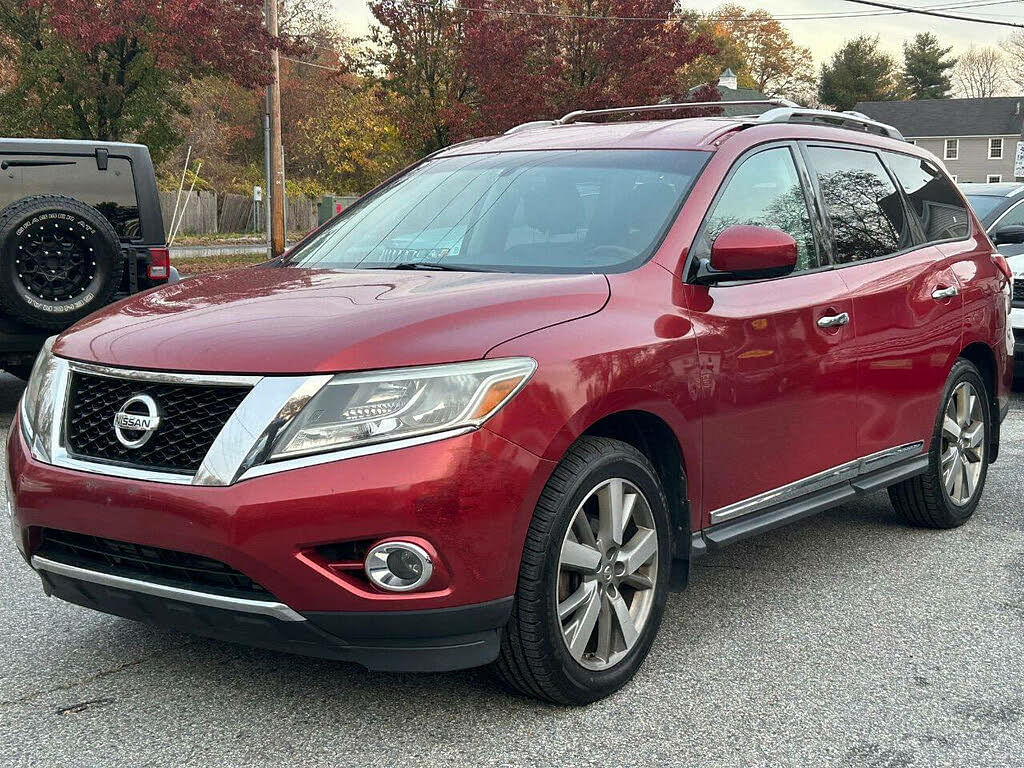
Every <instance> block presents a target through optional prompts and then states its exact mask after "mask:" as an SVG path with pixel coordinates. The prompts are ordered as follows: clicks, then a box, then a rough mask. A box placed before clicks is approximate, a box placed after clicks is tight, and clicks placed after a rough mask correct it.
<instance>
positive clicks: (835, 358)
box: [694, 143, 857, 524]
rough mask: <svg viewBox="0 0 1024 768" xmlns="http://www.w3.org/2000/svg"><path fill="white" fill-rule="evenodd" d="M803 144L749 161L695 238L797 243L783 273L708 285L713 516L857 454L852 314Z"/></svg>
mask: <svg viewBox="0 0 1024 768" xmlns="http://www.w3.org/2000/svg"><path fill="white" fill-rule="evenodd" d="M807 182H808V179H807V176H806V170H805V169H804V168H803V165H802V162H801V160H800V155H799V151H798V149H797V146H796V144H792V143H783V144H776V145H769V146H767V147H764V148H759V149H757V150H754V151H753V152H752V153H751V154H748V155H747V156H745V157H744V158H741V159H740V160H739V162H738V163H737V165H736V166H734V168H733V170H732V171H731V172H730V175H729V176H728V177H727V179H726V181H725V184H724V185H723V188H722V189H721V190H720V192H719V194H718V197H717V198H716V200H715V201H714V202H713V203H712V206H711V209H710V213H709V214H708V216H707V218H706V219H705V221H704V223H703V225H702V227H701V232H700V234H699V235H698V237H697V239H696V241H695V243H694V255H695V256H696V257H697V258H705V257H707V256H708V255H709V253H710V247H711V244H712V243H713V242H714V239H715V237H717V235H718V234H719V233H721V232H722V231H723V230H725V229H726V228H727V227H729V226H732V225H736V224H751V225H758V226H765V227H772V228H775V229H780V230H782V231H784V232H786V233H788V234H790V235H791V236H792V237H793V238H794V239H795V240H796V241H797V246H798V253H799V257H798V264H797V268H796V271H795V272H794V273H793V274H791V275H789V276H787V277H783V278H779V279H775V280H764V281H758V282H733V283H722V284H718V285H713V286H711V287H709V288H707V289H706V290H707V297H706V309H705V310H704V311H703V312H702V313H701V315H699V316H695V319H697V320H698V321H699V323H698V327H699V330H698V337H697V343H698V347H699V354H700V359H701V362H702V365H703V367H704V370H705V371H706V372H707V376H706V379H707V381H706V383H705V397H706V403H705V409H704V418H703V438H702V440H703V467H704V472H703V498H704V513H705V520H704V522H705V524H708V523H710V524H716V523H721V522H725V521H726V520H730V519H733V518H737V517H740V516H742V515H746V514H751V513H753V512H757V511H758V510H760V509H762V508H764V507H765V506H766V505H770V504H773V503H779V502H780V501H785V500H787V499H790V498H792V497H794V496H796V495H799V494H800V493H803V492H806V491H807V490H811V488H810V487H809V486H808V485H807V484H806V483H804V482H803V481H806V480H808V478H811V477H812V476H814V475H817V474H819V473H822V472H824V471H825V470H828V469H832V468H835V467H837V466H839V465H842V464H845V463H847V462H848V461H850V460H851V459H853V458H855V456H856V429H855V426H854V421H853V420H852V419H850V418H848V417H847V416H846V415H847V414H849V413H851V412H852V410H853V409H854V407H855V406H856V402H857V398H856V358H855V357H854V356H853V355H852V353H851V348H852V344H853V339H854V327H853V324H851V323H849V322H847V321H846V320H847V319H848V318H849V316H850V315H851V313H852V311H853V307H852V303H851V301H850V298H849V295H848V291H847V289H846V286H845V284H844V283H843V280H842V278H841V277H840V276H839V274H838V273H837V272H836V271H835V270H833V269H831V268H830V267H829V265H828V264H827V263H826V262H825V261H824V253H823V251H822V250H821V248H820V247H819V243H818V238H816V236H815V232H816V227H815V226H814V225H812V215H811V212H812V211H815V216H816V209H815V208H813V207H812V206H811V205H809V204H810V203H812V200H811V199H810V197H809V194H808V188H807Z"/></svg>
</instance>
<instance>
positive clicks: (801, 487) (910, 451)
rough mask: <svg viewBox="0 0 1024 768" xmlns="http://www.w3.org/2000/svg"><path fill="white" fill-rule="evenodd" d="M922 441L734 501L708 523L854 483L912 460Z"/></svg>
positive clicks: (714, 515)
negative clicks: (877, 471)
mask: <svg viewBox="0 0 1024 768" xmlns="http://www.w3.org/2000/svg"><path fill="white" fill-rule="evenodd" d="M923 449H924V442H923V441H920V440H918V441H917V442H914V443H906V444H905V445H899V446H896V447H895V448H888V449H886V450H884V451H879V452H878V453H872V454H870V455H869V456H864V457H862V458H859V459H854V460H853V461H849V462H846V463H845V464H840V465H839V466H836V467H832V468H831V469H826V470H825V471H824V472H818V473H817V474H814V475H811V476H809V477H805V478H803V479H802V480H797V481H795V482H792V483H789V484H787V485H783V486H780V487H779V488H773V489H772V490H770V491H765V492H764V493H759V494H758V495H756V496H751V497H750V498H749V499H743V500H742V501H737V502H736V503H734V504H729V505H728V506H725V507H721V508H719V509H716V510H714V511H713V512H712V513H711V524H712V525H715V524H717V523H724V522H725V521H726V520H732V519H734V518H737V517H741V516H743V515H749V514H752V513H754V512H759V511H761V510H763V509H768V508H769V507H774V506H776V505H778V504H785V503H786V502H790V501H794V500H796V499H798V498H800V497H801V496H806V495H808V494H811V493H815V492H816V491H822V490H825V489H826V488H829V487H831V486H834V485H840V484H842V483H847V482H850V481H851V480H855V479H856V478H858V477H860V476H861V475H865V474H867V473H869V472H874V471H876V470H878V469H881V468H883V467H887V466H889V465H890V464H896V463H898V462H900V461H902V460H904V459H908V458H912V457H914V456H916V455H918V454H920V453H922V452H923Z"/></svg>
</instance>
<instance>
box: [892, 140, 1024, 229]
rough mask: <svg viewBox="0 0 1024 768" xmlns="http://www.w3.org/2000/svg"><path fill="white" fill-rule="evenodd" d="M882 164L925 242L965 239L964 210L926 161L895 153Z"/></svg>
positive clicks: (952, 190)
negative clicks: (906, 202) (904, 195)
mask: <svg viewBox="0 0 1024 768" xmlns="http://www.w3.org/2000/svg"><path fill="white" fill-rule="evenodd" d="M885 161H886V162H887V163H888V164H889V168H891V169H892V172H893V175H894V176H895V177H896V178H897V179H898V180H899V182H900V186H902V187H903V191H904V192H906V193H907V198H908V199H909V200H910V207H911V208H912V209H913V210H914V214H915V215H916V216H917V218H918V220H919V221H920V222H921V230H922V231H923V232H924V234H925V238H926V239H927V240H928V241H929V242H933V241H935V240H951V239H954V238H961V237H967V233H968V232H969V230H970V226H969V221H970V219H969V218H968V216H967V207H966V206H965V205H964V201H963V199H962V198H961V197H960V194H959V193H958V192H957V191H956V187H954V186H953V183H952V182H951V181H950V180H949V179H947V178H946V177H945V175H944V174H943V173H942V171H940V170H939V169H938V168H937V167H935V165H933V164H932V163H930V162H928V161H927V160H922V159H921V158H919V157H911V156H910V155H901V154H898V153H896V152H886V153H885ZM1022 213H1024V211H1022Z"/></svg>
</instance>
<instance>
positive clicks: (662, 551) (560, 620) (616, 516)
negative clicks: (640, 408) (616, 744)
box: [496, 437, 672, 704]
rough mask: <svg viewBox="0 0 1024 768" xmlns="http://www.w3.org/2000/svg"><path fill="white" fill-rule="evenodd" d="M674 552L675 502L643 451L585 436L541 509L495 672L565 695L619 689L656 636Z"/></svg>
mask: <svg viewBox="0 0 1024 768" xmlns="http://www.w3.org/2000/svg"><path fill="white" fill-rule="evenodd" d="M671 558H672V548H671V525H670V518H669V511H668V502H667V501H666V499H665V492H664V490H663V489H662V487H661V483H660V481H659V479H658V476H657V473H656V472H655V470H654V467H652V466H651V463H650V462H649V461H648V460H647V457H645V456H644V455H643V454H642V453H641V452H640V451H638V450H636V449H635V448H633V447H632V446H630V445H628V444H626V443H622V442H619V441H618V440H611V439H608V438H597V437H584V438H581V439H580V440H579V441H577V442H576V443H575V444H574V445H573V446H572V447H571V448H570V449H569V451H568V452H567V454H566V456H565V457H564V458H563V459H562V461H561V463H560V464H559V465H558V467H557V468H556V469H555V471H554V472H553V473H552V476H551V478H550V479H549V480H548V483H547V486H546V487H545V488H544V491H543V493H542V494H541V498H540V501H539V502H538V504H537V508H536V510H535V512H534V516H533V520H532V522H531V524H530V529H529V532H528V534H527V537H526V545H525V548H524V550H523V558H522V563H521V565H520V569H519V583H518V587H517V590H516V595H515V601H514V603H513V608H512V618H511V620H510V621H509V624H508V625H507V626H506V627H505V629H504V631H503V634H502V640H501V653H500V655H499V657H498V661H497V665H496V666H497V671H498V673H499V675H500V676H501V677H502V678H503V679H504V680H505V681H506V682H507V683H508V684H509V685H510V686H512V687H513V688H515V689H516V690H518V691H520V692H522V693H524V694H527V695H529V696H533V697H536V698H539V699H544V700H547V701H551V702H555V703H558V704H586V703H588V702H592V701H595V700H597V699H600V698H602V697H604V696H607V695H609V694H610V693H613V692H615V691H617V690H618V689H619V688H621V687H622V686H623V685H625V684H626V683H627V682H629V680H630V679H631V678H632V677H633V675H634V674H635V673H636V671H637V669H638V668H639V667H640V665H641V664H642V663H643V661H644V658H645V657H646V656H647V652H648V651H649V650H650V647H651V643H652V642H653V641H654V636H655V634H656V633H657V631H658V625H659V624H660V623H661V616H662V613H663V611H664V608H665V600H666V595H667V591H668V582H669V573H670V569H671Z"/></svg>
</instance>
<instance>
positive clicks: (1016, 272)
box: [960, 182, 1024, 378]
mask: <svg viewBox="0 0 1024 768" xmlns="http://www.w3.org/2000/svg"><path fill="white" fill-rule="evenodd" d="M960 190H961V191H962V192H963V193H964V196H965V197H966V198H967V202H969V203H970V204H971V207H972V208H974V212H975V213H976V214H978V218H979V219H981V222H982V224H984V225H985V228H986V230H987V231H988V236H989V237H991V238H992V242H993V243H995V244H996V248H997V249H998V250H999V252H1000V253H1001V254H1003V256H1005V257H1006V262H1007V264H1009V265H1010V269H1011V270H1013V308H1012V309H1011V310H1010V324H1011V325H1012V326H1013V337H1014V354H1013V359H1014V373H1015V375H1016V377H1017V378H1024V183H1018V182H1005V183H1002V184H961V185H960Z"/></svg>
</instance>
